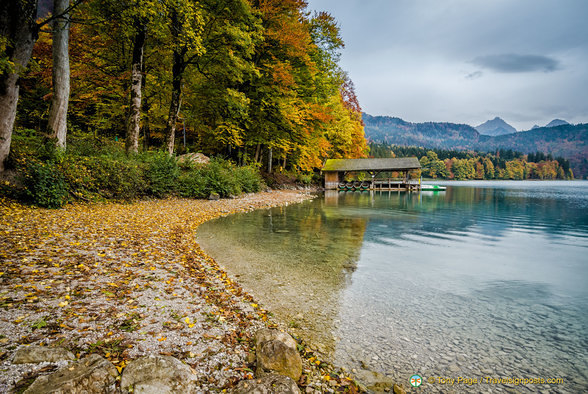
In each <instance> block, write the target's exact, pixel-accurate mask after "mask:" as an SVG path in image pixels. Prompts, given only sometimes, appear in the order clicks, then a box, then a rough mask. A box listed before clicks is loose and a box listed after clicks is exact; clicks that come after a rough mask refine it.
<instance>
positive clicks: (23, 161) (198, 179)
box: [0, 132, 262, 208]
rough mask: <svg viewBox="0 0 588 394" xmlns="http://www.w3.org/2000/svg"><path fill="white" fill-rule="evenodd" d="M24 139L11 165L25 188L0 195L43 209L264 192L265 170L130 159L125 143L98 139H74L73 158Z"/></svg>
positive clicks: (13, 185) (160, 157)
mask: <svg viewBox="0 0 588 394" xmlns="http://www.w3.org/2000/svg"><path fill="white" fill-rule="evenodd" d="M20 134H21V135H20V136H19V137H18V138H19V139H21V141H22V142H23V144H21V145H19V147H18V149H16V150H15V151H13V156H14V157H13V156H11V162H12V163H13V168H14V169H15V170H16V172H17V173H18V174H19V178H20V180H21V183H22V186H21V187H19V185H18V182H15V181H14V180H13V181H8V180H5V181H3V182H2V183H1V184H0V194H1V195H4V196H10V197H17V198H19V197H20V196H22V197H24V198H26V199H28V200H29V201H31V202H32V203H33V204H36V205H39V206H43V207H49V208H58V207H61V206H63V205H64V204H65V203H66V202H67V201H68V199H69V198H70V197H71V198H74V199H80V200H83V201H93V200H94V201H95V200H104V199H117V200H132V199H137V198H141V197H156V198H160V197H165V196H169V195H178V196H181V197H188V198H207V197H208V196H209V195H210V194H211V193H217V194H219V195H220V196H221V197H228V196H233V195H239V194H241V193H252V192H258V191H259V190H260V189H261V183H262V182H261V176H260V174H259V170H258V167H257V166H253V165H250V166H243V167H240V166H236V165H235V164H233V163H231V162H230V161H227V160H223V159H212V160H211V161H210V163H209V164H206V165H205V164H198V165H195V164H191V163H190V162H185V163H184V164H182V165H181V166H180V165H178V162H177V160H176V158H175V157H173V156H170V155H168V154H167V153H164V152H146V153H143V154H139V155H131V156H127V155H125V154H124V148H123V145H122V143H105V142H101V141H97V140H92V139H81V140H78V139H72V140H71V143H70V149H69V150H68V151H67V153H65V152H59V151H57V152H54V153H52V154H48V153H47V150H46V148H45V145H44V144H43V139H42V137H38V136H36V135H35V133H28V132H25V133H20Z"/></svg>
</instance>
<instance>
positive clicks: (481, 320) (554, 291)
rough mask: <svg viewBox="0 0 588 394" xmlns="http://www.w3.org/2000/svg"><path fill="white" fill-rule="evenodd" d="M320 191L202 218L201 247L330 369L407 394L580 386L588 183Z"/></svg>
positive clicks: (587, 337) (587, 347)
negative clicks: (371, 375)
mask: <svg viewBox="0 0 588 394" xmlns="http://www.w3.org/2000/svg"><path fill="white" fill-rule="evenodd" d="M447 186H448V187H447V191H446V192H423V193H421V194H414V193H413V194H408V193H398V192H390V193H376V194H370V193H359V192H357V193H337V192H335V193H329V194H327V195H325V196H322V197H321V198H318V199H316V200H314V201H310V202H306V203H303V204H298V205H293V206H289V207H285V208H275V209H270V210H263V211H256V212H252V213H247V214H238V215H232V216H229V217H225V218H221V219H218V220H216V221H213V222H210V223H207V224H205V225H203V226H202V227H201V228H200V229H199V233H198V237H199V241H200V242H201V244H202V246H203V247H204V250H206V251H207V252H209V253H210V254H212V255H213V256H214V257H215V258H216V259H217V261H219V262H220V263H221V264H222V265H224V266H225V267H226V268H227V269H228V271H229V272H230V273H231V274H232V275H234V276H236V277H237V278H238V280H239V282H240V283H242V284H243V285H244V287H245V288H246V289H248V290H249V291H250V292H251V293H253V294H254V295H255V296H256V297H257V298H258V299H259V300H260V301H261V302H263V303H264V304H265V305H267V306H268V307H269V308H270V309H271V310H272V311H274V312H275V313H276V315H278V317H279V318H281V319H283V320H284V321H286V322H289V323H290V325H291V326H292V329H293V331H297V332H299V333H301V334H302V335H304V336H305V337H307V338H310V339H311V340H312V341H313V342H314V343H316V345H317V347H318V348H319V349H320V350H321V351H322V352H323V353H324V354H325V357H328V358H330V359H331V360H333V361H334V362H335V363H336V364H339V365H342V366H345V367H346V368H348V369H354V370H355V371H357V374H358V376H361V375H362V373H363V372H365V370H373V371H377V372H380V373H383V374H385V375H388V376H390V377H393V378H394V379H395V380H396V381H398V382H403V383H404V386H405V387H407V386H409V378H410V376H411V375H413V374H415V373H418V374H419V375H421V376H423V378H424V379H425V382H426V381H427V379H428V378H431V377H433V378H435V379H436V383H434V384H428V383H425V384H424V385H423V386H421V388H419V390H421V391H422V390H424V391H426V392H441V391H444V392H446V391H447V390H448V386H443V385H440V384H439V383H438V379H437V378H438V377H444V378H454V379H457V378H458V377H464V378H471V379H473V378H477V379H486V378H544V379H547V378H562V379H563V380H564V382H563V383H562V384H551V385H548V384H543V385H536V384H527V385H520V384H519V385H516V386H515V385H514V384H506V385H504V384H499V385H491V384H488V383H483V384H478V385H476V386H467V385H464V384H461V385H454V386H452V387H451V390H454V391H456V392H501V391H504V390H507V389H516V390H518V391H520V392H538V391H541V390H543V391H546V392H552V391H553V392H570V393H578V392H586V391H588V358H587V355H588V182H463V183H459V182H453V183H447Z"/></svg>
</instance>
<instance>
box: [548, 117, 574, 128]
mask: <svg viewBox="0 0 588 394" xmlns="http://www.w3.org/2000/svg"><path fill="white" fill-rule="evenodd" d="M566 124H569V123H568V122H566V121H565V120H561V119H553V120H552V121H551V122H549V123H547V124H546V125H545V127H555V126H563V125H566Z"/></svg>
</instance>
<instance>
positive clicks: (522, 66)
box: [472, 54, 560, 73]
mask: <svg viewBox="0 0 588 394" xmlns="http://www.w3.org/2000/svg"><path fill="white" fill-rule="evenodd" d="M472 63H474V64H476V65H478V66H480V67H483V68H487V69H489V70H493V71H496V72H499V73H524V72H532V71H543V72H546V73H547V72H553V71H555V70H558V69H559V68H560V66H559V61H557V60H556V59H553V58H551V57H547V56H540V55H515V54H503V55H488V56H478V57H476V58H475V59H474V60H472Z"/></svg>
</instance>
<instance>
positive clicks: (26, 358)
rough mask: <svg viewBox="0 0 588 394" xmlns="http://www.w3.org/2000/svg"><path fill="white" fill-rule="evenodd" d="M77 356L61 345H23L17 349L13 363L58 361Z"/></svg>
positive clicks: (72, 358)
mask: <svg viewBox="0 0 588 394" xmlns="http://www.w3.org/2000/svg"><path fill="white" fill-rule="evenodd" d="M74 359H75V356H74V354H73V353H72V352H70V351H69V350H66V349H63V348H60V347H47V346H37V345H32V346H23V347H21V348H19V349H18V350H17V351H16V354H15V355H14V360H13V361H12V363H13V364H27V363H42V362H49V363H56V362H59V361H68V360H74Z"/></svg>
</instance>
